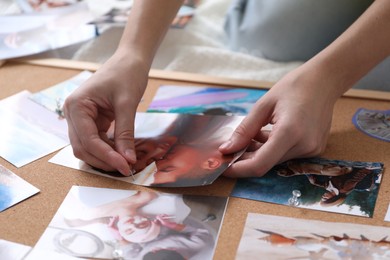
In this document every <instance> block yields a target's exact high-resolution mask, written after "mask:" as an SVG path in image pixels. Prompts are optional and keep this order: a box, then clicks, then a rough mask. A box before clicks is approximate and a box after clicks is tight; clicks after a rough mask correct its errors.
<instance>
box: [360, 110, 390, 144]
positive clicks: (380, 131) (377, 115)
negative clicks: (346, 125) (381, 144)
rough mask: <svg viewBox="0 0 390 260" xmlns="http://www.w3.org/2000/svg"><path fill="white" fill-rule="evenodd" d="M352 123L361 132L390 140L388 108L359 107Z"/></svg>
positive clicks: (389, 113)
mask: <svg viewBox="0 0 390 260" xmlns="http://www.w3.org/2000/svg"><path fill="white" fill-rule="evenodd" d="M353 123H354V124H355V126H356V127H357V129H359V130H360V131H362V132H363V133H365V134H367V135H369V136H371V137H374V138H377V139H380V140H382V141H386V142H390V110H369V109H365V108H360V109H358V111H356V113H355V115H354V116H353Z"/></svg>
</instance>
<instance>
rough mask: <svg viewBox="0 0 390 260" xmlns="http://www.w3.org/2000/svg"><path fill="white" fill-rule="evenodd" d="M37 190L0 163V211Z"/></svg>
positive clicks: (37, 190)
mask: <svg viewBox="0 0 390 260" xmlns="http://www.w3.org/2000/svg"><path fill="white" fill-rule="evenodd" d="M38 192H39V189H37V188H36V187H34V186H33V185H31V184H30V183H28V182H27V181H25V180H23V179H22V178H20V177H19V176H17V175H16V174H14V173H13V172H11V171H10V170H8V169H7V168H5V167H4V166H2V165H0V212H1V211H3V210H5V209H7V208H9V207H11V206H13V205H15V204H17V203H19V202H21V201H23V200H25V199H27V198H29V197H31V196H33V195H35V194H37V193H38ZM0 252H1V251H0Z"/></svg>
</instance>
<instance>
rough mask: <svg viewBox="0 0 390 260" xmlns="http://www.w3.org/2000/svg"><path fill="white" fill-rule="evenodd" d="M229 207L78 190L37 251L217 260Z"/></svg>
mask: <svg viewBox="0 0 390 260" xmlns="http://www.w3.org/2000/svg"><path fill="white" fill-rule="evenodd" d="M226 203H227V198H223V197H209V196H207V197H206V196H191V195H179V194H168V193H158V192H154V191H136V190H116V189H105V188H94V187H82V186H73V187H72V188H71V190H70V191H69V193H68V195H67V196H66V198H65V200H64V201H63V203H62V204H61V206H60V208H59V209H58V211H57V213H56V214H55V216H54V217H53V219H52V221H51V222H50V224H49V226H48V228H47V229H46V230H45V232H44V234H43V235H42V237H41V238H40V239H39V241H38V243H37V244H36V246H35V248H36V249H40V250H49V251H55V252H57V253H62V254H66V255H70V256H76V257H87V258H102V259H113V258H115V257H116V258H115V259H118V257H119V256H120V257H122V258H121V259H146V257H147V256H149V257H155V258H151V259H163V257H167V258H166V259H199V260H200V259H202V260H203V259H212V256H213V254H214V248H215V244H216V240H217V236H218V232H219V228H220V225H221V221H222V218H223V214H224V211H225V207H226Z"/></svg>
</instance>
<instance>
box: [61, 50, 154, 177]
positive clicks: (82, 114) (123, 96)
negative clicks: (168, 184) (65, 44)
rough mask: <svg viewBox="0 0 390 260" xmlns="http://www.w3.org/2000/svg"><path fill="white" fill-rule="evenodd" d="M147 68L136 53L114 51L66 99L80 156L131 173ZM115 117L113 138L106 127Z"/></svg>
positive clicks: (75, 148)
mask: <svg viewBox="0 0 390 260" xmlns="http://www.w3.org/2000/svg"><path fill="white" fill-rule="evenodd" d="M148 71H149V67H148V65H145V63H144V62H143V61H142V59H137V57H136V55H134V56H132V57H128V55H120V54H114V55H113V56H112V57H111V58H110V59H109V60H108V61H107V62H106V63H105V64H104V65H103V66H102V67H101V68H100V69H99V70H98V71H97V72H96V73H95V74H94V75H93V76H92V77H91V78H90V79H89V80H87V81H86V82H85V83H84V84H82V85H81V86H80V87H79V88H78V89H77V90H75V91H74V92H73V93H72V94H71V95H70V96H69V97H68V98H67V99H66V101H65V104H64V112H65V117H66V120H67V123H68V131H69V138H70V143H71V145H72V148H73V153H74V155H75V156H76V157H77V158H79V159H81V160H83V161H85V162H86V163H88V164H90V165H92V166H94V167H96V168H99V169H102V170H105V171H115V170H117V171H119V172H121V173H122V174H123V175H126V176H128V175H130V173H131V172H132V165H133V164H135V162H136V155H135V151H134V118H135V113H136V110H137V106H138V103H139V102H140V100H141V98H142V95H143V93H144V91H145V88H146V85H147V79H148ZM113 121H115V126H114V138H113V141H112V140H110V139H109V138H108V137H107V131H108V129H109V128H110V126H111V124H112V122H113Z"/></svg>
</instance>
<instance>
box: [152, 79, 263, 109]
mask: <svg viewBox="0 0 390 260" xmlns="http://www.w3.org/2000/svg"><path fill="white" fill-rule="evenodd" d="M266 92H267V90H262V89H244V88H215V87H197V86H186V87H183V86H170V85H164V86H160V87H159V89H158V90H157V92H156V95H155V97H154V99H153V101H152V102H151V104H150V105H149V107H148V112H169V113H184V114H202V115H239V116H240V115H241V116H242V115H247V114H248V113H249V110H250V109H251V108H252V107H253V105H254V104H255V103H256V101H257V100H258V99H259V98H260V97H262V96H263V95H264V94H265V93H266Z"/></svg>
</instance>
